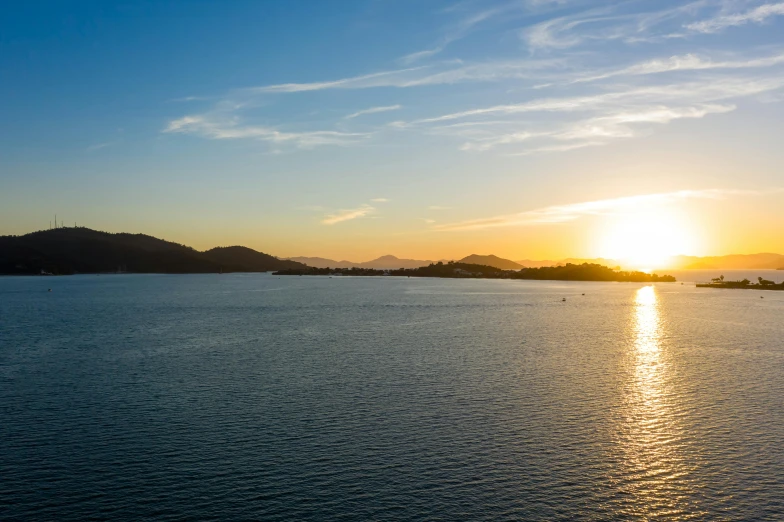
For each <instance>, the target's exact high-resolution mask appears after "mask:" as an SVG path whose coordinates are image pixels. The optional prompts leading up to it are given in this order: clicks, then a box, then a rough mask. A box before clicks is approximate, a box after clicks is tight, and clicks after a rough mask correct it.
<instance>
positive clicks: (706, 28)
mask: <svg viewBox="0 0 784 522" xmlns="http://www.w3.org/2000/svg"><path fill="white" fill-rule="evenodd" d="M782 15H784V2H782V3H776V4H764V5H761V6H759V7H756V8H754V9H751V10H750V11H746V12H743V13H735V14H724V15H720V16H716V17H714V18H711V19H709V20H702V21H700V22H695V23H691V24H688V25H686V28H687V29H690V30H692V31H697V32H700V33H716V32H719V31H721V30H723V29H726V28H728V27H733V26H739V25H746V24H748V23H756V24H761V23H763V22H765V21H766V20H767V19H768V18H771V17H773V16H782Z"/></svg>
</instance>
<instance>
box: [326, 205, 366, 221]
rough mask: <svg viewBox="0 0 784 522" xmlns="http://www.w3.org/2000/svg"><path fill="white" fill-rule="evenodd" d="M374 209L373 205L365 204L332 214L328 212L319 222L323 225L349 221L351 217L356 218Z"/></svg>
mask: <svg viewBox="0 0 784 522" xmlns="http://www.w3.org/2000/svg"><path fill="white" fill-rule="evenodd" d="M374 210H376V209H375V208H374V207H372V206H370V205H367V204H365V205H361V206H359V207H357V208H350V209H343V210H339V211H338V212H335V213H333V214H328V215H326V216H324V219H322V220H321V222H322V223H323V224H324V225H335V224H337V223H342V222H344V221H350V220H352V219H357V218H361V217H364V216H367V215H368V214H370V213H371V212H373V211H374Z"/></svg>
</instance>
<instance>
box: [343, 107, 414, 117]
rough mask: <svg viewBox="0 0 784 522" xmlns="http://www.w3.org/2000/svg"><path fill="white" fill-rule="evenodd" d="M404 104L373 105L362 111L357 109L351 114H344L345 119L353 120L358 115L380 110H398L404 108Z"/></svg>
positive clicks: (374, 112)
mask: <svg viewBox="0 0 784 522" xmlns="http://www.w3.org/2000/svg"><path fill="white" fill-rule="evenodd" d="M402 108H403V106H402V105H385V106H382V107H371V108H369V109H363V110H361V111H357V112H354V113H351V114H349V115H348V116H344V117H343V119H345V120H351V119H354V118H356V117H357V116H363V115H365V114H376V113H378V112H389V111H397V110H400V109H402Z"/></svg>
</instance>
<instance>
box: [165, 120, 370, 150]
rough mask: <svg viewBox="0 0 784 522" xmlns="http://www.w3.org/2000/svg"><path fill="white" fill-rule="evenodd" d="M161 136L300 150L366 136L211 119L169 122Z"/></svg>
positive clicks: (347, 142)
mask: <svg viewBox="0 0 784 522" xmlns="http://www.w3.org/2000/svg"><path fill="white" fill-rule="evenodd" d="M163 132H167V133H181V134H196V135H199V136H202V137H204V138H209V139H215V140H226V139H256V140H261V141H265V142H269V143H273V144H277V145H281V144H293V145H295V146H296V147H299V148H311V147H316V146H320V145H348V144H350V143H355V142H357V141H358V140H360V139H362V138H366V137H367V136H368V134H362V133H347V132H338V131H308V132H283V131H280V130H277V129H275V128H270V127H263V126H255V125H244V124H242V123H241V122H240V120H239V118H237V117H219V116H210V115H194V116H185V117H183V118H179V119H176V120H172V121H170V122H169V124H168V125H167V126H166V128H165V129H164V130H163Z"/></svg>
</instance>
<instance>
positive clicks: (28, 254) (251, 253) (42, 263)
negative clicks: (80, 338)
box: [0, 227, 304, 275]
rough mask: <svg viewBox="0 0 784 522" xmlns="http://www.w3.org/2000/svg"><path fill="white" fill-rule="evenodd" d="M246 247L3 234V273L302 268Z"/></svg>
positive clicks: (120, 236) (96, 235) (67, 232)
mask: <svg viewBox="0 0 784 522" xmlns="http://www.w3.org/2000/svg"><path fill="white" fill-rule="evenodd" d="M300 267H304V265H302V264H300V263H294V262H292V261H282V260H279V259H277V258H275V257H273V256H270V255H268V254H264V253H262V252H257V251H255V250H253V249H250V248H247V247H239V246H235V247H216V248H213V249H210V250H207V251H205V252H199V251H198V250H195V249H193V248H191V247H188V246H185V245H181V244H179V243H174V242H172V241H166V240H163V239H159V238H156V237H153V236H148V235H146V234H129V233H126V232H120V233H116V234H115V233H110V232H102V231H98V230H92V229H89V228H84V227H79V228H76V227H73V228H71V227H63V228H56V229H51V230H41V231H38V232H31V233H29V234H25V235H22V236H0V274H6V275H14V274H18V275H24V274H39V273H52V274H74V273H105V272H136V273H215V272H267V271H272V270H281V269H292V268H300Z"/></svg>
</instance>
